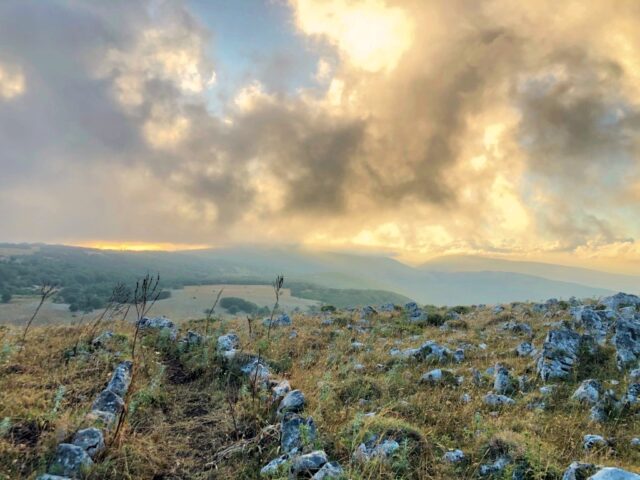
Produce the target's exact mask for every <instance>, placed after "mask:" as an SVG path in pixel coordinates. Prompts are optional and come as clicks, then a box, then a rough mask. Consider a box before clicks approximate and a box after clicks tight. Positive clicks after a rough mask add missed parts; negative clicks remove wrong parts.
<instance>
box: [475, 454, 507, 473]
mask: <svg viewBox="0 0 640 480" xmlns="http://www.w3.org/2000/svg"><path fill="white" fill-rule="evenodd" d="M510 463H511V459H510V458H509V457H507V456H501V457H498V458H497V459H496V461H495V462H493V463H485V464H484V465H480V476H482V477H486V476H488V475H493V474H495V473H498V472H501V471H502V470H504V469H505V468H506V467H507V465H509V464H510Z"/></svg>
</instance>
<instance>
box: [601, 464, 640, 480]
mask: <svg viewBox="0 0 640 480" xmlns="http://www.w3.org/2000/svg"><path fill="white" fill-rule="evenodd" d="M589 480H640V475H638V474H637V473H632V472H628V471H627V470H622V469H620V468H613V467H605V468H603V469H602V470H598V472H597V473H596V474H595V475H593V476H592V477H589Z"/></svg>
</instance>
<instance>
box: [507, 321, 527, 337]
mask: <svg viewBox="0 0 640 480" xmlns="http://www.w3.org/2000/svg"><path fill="white" fill-rule="evenodd" d="M502 329H503V330H507V331H509V332H512V333H516V334H519V335H531V333H532V332H533V329H532V328H531V325H529V324H528V323H524V322H514V321H511V322H506V323H504V324H503V325H502Z"/></svg>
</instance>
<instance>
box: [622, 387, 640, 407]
mask: <svg viewBox="0 0 640 480" xmlns="http://www.w3.org/2000/svg"><path fill="white" fill-rule="evenodd" d="M623 402H624V403H625V404H626V405H635V404H637V403H640V383H632V384H630V385H629V386H628V387H627V392H626V393H625V395H624V399H623Z"/></svg>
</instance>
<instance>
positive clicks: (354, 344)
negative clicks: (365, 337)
mask: <svg viewBox="0 0 640 480" xmlns="http://www.w3.org/2000/svg"><path fill="white" fill-rule="evenodd" d="M364 347H365V345H364V343H362V342H357V341H353V342H351V350H353V351H355V352H358V351H360V350H364Z"/></svg>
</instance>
